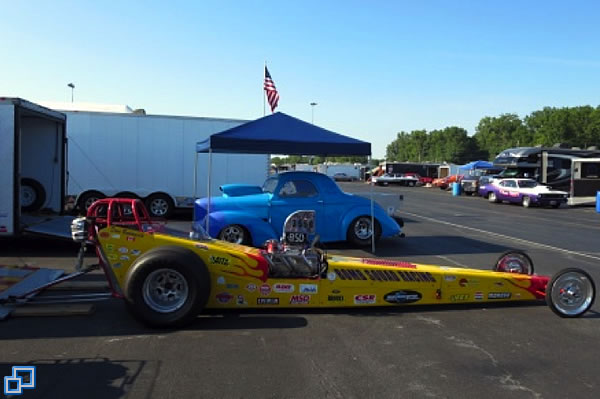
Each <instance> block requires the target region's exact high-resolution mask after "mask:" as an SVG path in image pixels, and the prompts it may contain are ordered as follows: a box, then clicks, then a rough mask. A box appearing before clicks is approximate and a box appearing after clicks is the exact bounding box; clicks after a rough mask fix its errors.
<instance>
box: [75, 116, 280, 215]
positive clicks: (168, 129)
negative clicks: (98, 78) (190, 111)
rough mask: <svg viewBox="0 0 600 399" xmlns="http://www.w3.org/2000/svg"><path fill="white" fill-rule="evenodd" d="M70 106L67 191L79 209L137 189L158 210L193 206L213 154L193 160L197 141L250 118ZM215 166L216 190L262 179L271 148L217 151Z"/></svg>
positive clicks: (202, 193) (204, 185)
mask: <svg viewBox="0 0 600 399" xmlns="http://www.w3.org/2000/svg"><path fill="white" fill-rule="evenodd" d="M64 112H65V114H66V115H67V136H68V141H69V163H68V173H69V179H68V186H67V193H68V194H69V195H71V196H75V197H76V198H77V199H76V204H77V206H78V207H79V209H80V210H83V209H87V207H88V206H89V205H91V203H92V202H93V201H95V200H96V199H99V198H103V197H109V196H110V197H130V198H131V197H134V198H140V199H142V200H144V201H145V203H146V205H147V207H148V209H149V211H150V212H151V214H152V216H155V217H169V216H170V214H171V213H172V211H173V209H174V208H176V207H193V204H194V200H195V198H197V197H204V196H206V195H207V191H208V190H207V168H208V155H207V154H199V155H198V163H197V165H195V159H196V143H197V142H199V141H203V140H205V139H207V138H208V137H209V136H210V135H211V134H213V133H218V132H221V131H224V130H227V129H230V128H233V127H235V126H238V125H241V124H243V123H245V122H247V121H245V120H238V119H217V118H195V117H180V116H163V115H145V114H140V113H106V112H80V111H64ZM196 167H197V170H196V169H195V168H196ZM212 168H213V179H212V183H211V191H212V192H218V187H219V186H221V185H223V184H227V183H247V184H253V185H262V183H263V182H264V181H265V179H266V177H267V175H268V170H269V156H268V155H266V154H265V155H254V154H252V155H251V154H213V157H212ZM195 172H197V173H195ZM194 179H196V182H194ZM194 190H196V192H194Z"/></svg>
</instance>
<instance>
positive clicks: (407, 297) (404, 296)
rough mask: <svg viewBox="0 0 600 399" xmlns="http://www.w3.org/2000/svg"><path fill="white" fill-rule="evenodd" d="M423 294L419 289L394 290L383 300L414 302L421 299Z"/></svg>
mask: <svg viewBox="0 0 600 399" xmlns="http://www.w3.org/2000/svg"><path fill="white" fill-rule="evenodd" d="M421 298H423V296H422V295H421V293H420V292H417V291H407V290H402V291H394V292H389V293H387V294H385V296H384V297H383V300H384V301H386V302H388V303H413V302H417V301H419V300H421Z"/></svg>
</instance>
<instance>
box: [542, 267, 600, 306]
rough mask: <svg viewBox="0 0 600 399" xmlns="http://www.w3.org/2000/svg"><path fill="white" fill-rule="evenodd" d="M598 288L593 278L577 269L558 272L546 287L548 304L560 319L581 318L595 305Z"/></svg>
mask: <svg viewBox="0 0 600 399" xmlns="http://www.w3.org/2000/svg"><path fill="white" fill-rule="evenodd" d="M595 297H596V286H595V285H594V281H593V280H592V277H591V276H590V275H589V274H588V273H587V272H585V271H583V270H581V269H577V268H569V269H564V270H561V271H560V272H558V273H557V274H556V275H555V276H554V277H552V280H550V283H548V286H547V287H546V303H547V304H548V306H550V309H552V311H553V312H554V313H556V314H557V315H559V316H560V317H568V318H571V317H579V316H581V315H582V314H584V313H585V312H587V311H588V310H589V309H590V308H591V307H592V305H593V304H594V299H595Z"/></svg>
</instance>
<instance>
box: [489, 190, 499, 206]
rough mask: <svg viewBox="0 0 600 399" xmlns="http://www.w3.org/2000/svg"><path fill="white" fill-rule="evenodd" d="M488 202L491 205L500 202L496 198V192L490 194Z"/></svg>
mask: <svg viewBox="0 0 600 399" xmlns="http://www.w3.org/2000/svg"><path fill="white" fill-rule="evenodd" d="M488 201H490V202H491V203H496V202H498V198H497V197H496V193H495V192H493V191H492V192H491V193H489V194H488Z"/></svg>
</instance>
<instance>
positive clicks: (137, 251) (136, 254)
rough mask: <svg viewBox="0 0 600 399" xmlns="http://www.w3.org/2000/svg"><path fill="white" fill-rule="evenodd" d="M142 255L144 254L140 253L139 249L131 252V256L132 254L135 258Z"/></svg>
mask: <svg viewBox="0 0 600 399" xmlns="http://www.w3.org/2000/svg"><path fill="white" fill-rule="evenodd" d="M141 253H142V251H140V250H139V249H132V250H131V254H132V255H133V256H138V255H139V254H141Z"/></svg>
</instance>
